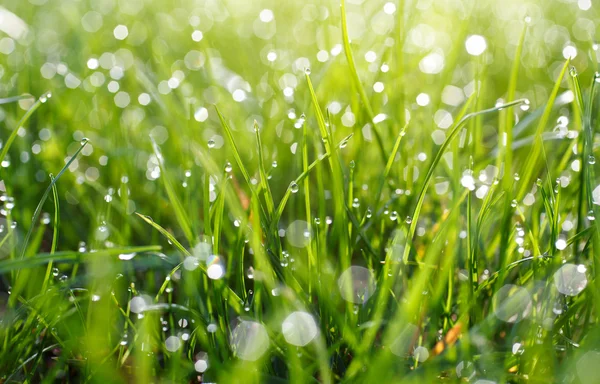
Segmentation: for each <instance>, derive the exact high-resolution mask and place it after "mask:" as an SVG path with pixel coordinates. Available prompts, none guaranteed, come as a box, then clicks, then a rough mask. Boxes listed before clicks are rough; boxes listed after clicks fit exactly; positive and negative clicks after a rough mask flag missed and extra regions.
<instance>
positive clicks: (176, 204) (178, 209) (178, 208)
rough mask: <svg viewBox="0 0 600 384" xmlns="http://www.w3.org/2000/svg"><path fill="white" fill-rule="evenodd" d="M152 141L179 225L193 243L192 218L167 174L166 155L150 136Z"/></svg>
mask: <svg viewBox="0 0 600 384" xmlns="http://www.w3.org/2000/svg"><path fill="white" fill-rule="evenodd" d="M150 141H151V142H152V149H153V151H154V155H155V156H156V158H157V160H158V165H159V167H160V173H161V175H160V176H161V177H160V178H161V180H162V182H163V185H164V186H165V190H166V191H167V196H168V198H169V202H170V203H171V208H172V210H173V211H174V213H175V217H176V218H177V222H178V223H179V226H180V227H181V229H182V230H183V233H184V235H185V237H186V239H187V241H188V242H189V243H190V244H192V242H193V241H194V237H195V236H194V234H193V232H192V227H191V225H190V220H189V218H188V217H187V214H186V213H185V210H184V209H183V206H182V205H181V202H180V201H179V198H177V194H176V193H175V189H174V188H173V185H172V184H171V182H170V180H169V177H168V175H167V169H166V167H165V163H164V157H163V155H162V152H161V151H160V147H159V146H158V144H157V143H156V141H155V140H154V138H153V137H152V136H150Z"/></svg>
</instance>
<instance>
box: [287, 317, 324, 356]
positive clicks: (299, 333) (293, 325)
mask: <svg viewBox="0 0 600 384" xmlns="http://www.w3.org/2000/svg"><path fill="white" fill-rule="evenodd" d="M281 333H282V334H283V337H284V338H285V341H287V342H288V343H289V344H292V345H295V346H298V347H303V346H305V345H307V344H308V343H310V342H311V341H312V340H313V339H314V338H315V337H317V334H318V333H319V328H318V327H317V323H316V321H315V319H314V317H313V316H312V315H310V314H309V313H306V312H301V311H297V312H292V313H291V314H290V315H289V316H288V317H286V318H285V320H283V323H282V324H281Z"/></svg>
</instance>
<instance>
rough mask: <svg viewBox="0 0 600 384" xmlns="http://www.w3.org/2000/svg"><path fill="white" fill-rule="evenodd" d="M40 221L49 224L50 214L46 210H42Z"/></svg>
mask: <svg viewBox="0 0 600 384" xmlns="http://www.w3.org/2000/svg"><path fill="white" fill-rule="evenodd" d="M41 222H42V224H44V225H48V224H50V214H49V213H48V212H44V213H43V214H42V220H41Z"/></svg>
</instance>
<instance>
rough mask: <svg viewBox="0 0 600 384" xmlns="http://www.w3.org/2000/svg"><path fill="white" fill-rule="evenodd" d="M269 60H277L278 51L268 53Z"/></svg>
mask: <svg viewBox="0 0 600 384" xmlns="http://www.w3.org/2000/svg"><path fill="white" fill-rule="evenodd" d="M267 60H269V61H270V62H273V61H275V60H277V53H276V52H275V51H271V52H269V53H267Z"/></svg>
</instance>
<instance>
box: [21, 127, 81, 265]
mask: <svg viewBox="0 0 600 384" xmlns="http://www.w3.org/2000/svg"><path fill="white" fill-rule="evenodd" d="M87 143H88V140H87V139H83V140H82V142H81V145H80V146H79V148H78V149H77V151H76V152H75V153H74V154H73V156H71V158H70V159H69V161H68V162H67V163H66V164H65V166H64V167H63V168H62V169H61V170H60V172H58V174H57V175H56V177H53V178H52V181H51V182H50V185H49V186H48V188H46V191H44V194H43V195H42V199H41V200H40V202H39V203H38V205H37V207H36V208H35V211H34V212H33V217H32V218H31V226H30V227H29V230H28V231H27V235H26V236H25V240H23V245H22V248H21V255H20V257H21V258H24V257H25V252H26V251H27V245H28V243H29V239H30V238H31V234H32V233H33V229H34V228H35V225H36V223H37V222H38V219H39V218H40V213H41V212H42V207H43V206H44V203H45V202H46V199H47V198H48V195H49V194H50V191H52V187H53V186H54V185H55V184H56V182H57V181H58V179H60V177H61V176H62V175H63V174H64V173H65V171H66V170H67V169H69V166H70V165H71V164H73V162H74V161H75V159H77V156H78V155H79V154H80V153H81V151H82V150H83V148H84V147H85V146H86V145H87Z"/></svg>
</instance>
